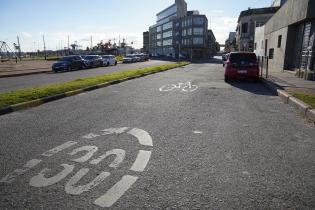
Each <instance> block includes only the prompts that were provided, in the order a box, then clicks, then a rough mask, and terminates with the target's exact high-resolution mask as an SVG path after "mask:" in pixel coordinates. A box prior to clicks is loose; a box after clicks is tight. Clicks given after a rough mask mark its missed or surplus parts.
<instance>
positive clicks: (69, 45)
mask: <svg viewBox="0 0 315 210" xmlns="http://www.w3.org/2000/svg"><path fill="white" fill-rule="evenodd" d="M69 51H70V42H69V35H68V55H69V54H70V52H69Z"/></svg>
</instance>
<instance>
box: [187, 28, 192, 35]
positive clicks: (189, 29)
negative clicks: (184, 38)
mask: <svg viewBox="0 0 315 210" xmlns="http://www.w3.org/2000/svg"><path fill="white" fill-rule="evenodd" d="M187 35H188V36H190V35H192V28H188V29H187Z"/></svg>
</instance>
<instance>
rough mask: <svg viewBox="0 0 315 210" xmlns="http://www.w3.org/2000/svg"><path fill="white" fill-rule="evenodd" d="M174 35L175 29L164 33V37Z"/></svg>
mask: <svg viewBox="0 0 315 210" xmlns="http://www.w3.org/2000/svg"><path fill="white" fill-rule="evenodd" d="M171 36H173V31H167V32H164V33H163V38H168V37H171Z"/></svg>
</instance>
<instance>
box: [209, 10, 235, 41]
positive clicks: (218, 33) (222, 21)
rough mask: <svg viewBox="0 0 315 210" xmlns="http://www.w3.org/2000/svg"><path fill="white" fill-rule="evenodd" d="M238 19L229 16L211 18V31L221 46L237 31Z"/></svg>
mask: <svg viewBox="0 0 315 210" xmlns="http://www.w3.org/2000/svg"><path fill="white" fill-rule="evenodd" d="M237 19H238V18H237V17H229V16H222V17H213V18H211V29H212V30H213V33H214V35H215V37H216V39H217V41H218V42H219V43H220V44H224V43H225V40H226V39H227V38H228V36H229V33H230V32H233V31H235V29H236V25H237ZM209 27H210V23H209Z"/></svg>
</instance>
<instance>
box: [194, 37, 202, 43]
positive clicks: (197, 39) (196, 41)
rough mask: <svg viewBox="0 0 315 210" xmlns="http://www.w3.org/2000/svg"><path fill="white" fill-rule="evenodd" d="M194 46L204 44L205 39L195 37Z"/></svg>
mask: <svg viewBox="0 0 315 210" xmlns="http://www.w3.org/2000/svg"><path fill="white" fill-rule="evenodd" d="M193 44H203V37H194V38H193Z"/></svg>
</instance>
